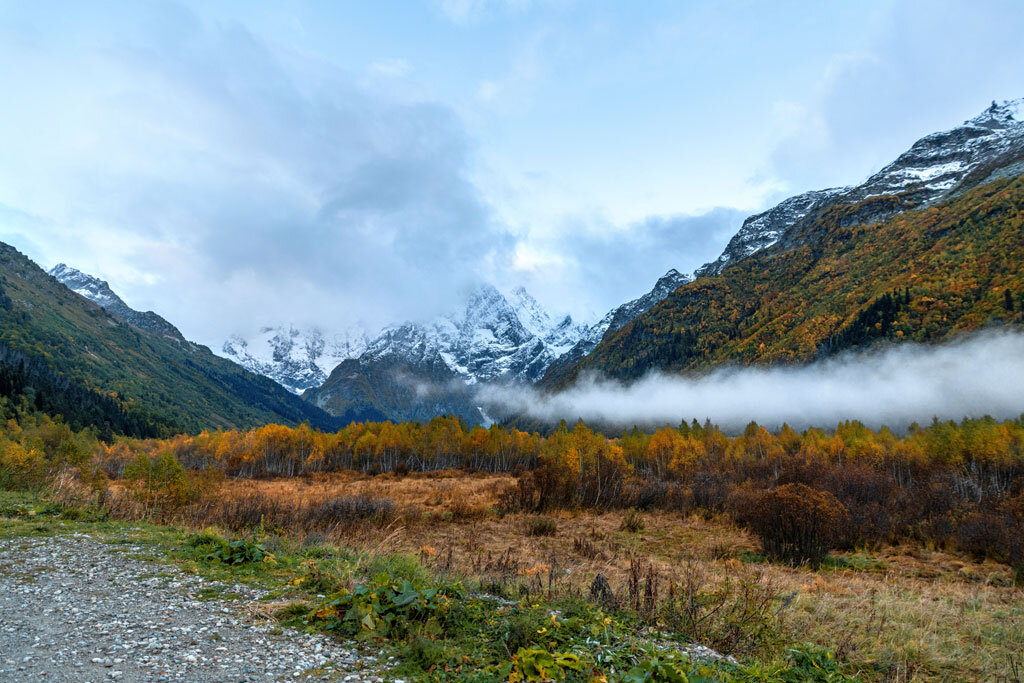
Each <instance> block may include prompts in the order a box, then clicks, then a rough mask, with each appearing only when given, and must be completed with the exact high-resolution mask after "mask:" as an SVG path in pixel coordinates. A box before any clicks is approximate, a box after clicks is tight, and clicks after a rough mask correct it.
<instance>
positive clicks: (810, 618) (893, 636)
mask: <svg viewBox="0 0 1024 683" xmlns="http://www.w3.org/2000/svg"><path fill="white" fill-rule="evenodd" d="M513 483H514V478H513V477H512V476H511V475H503V474H500V475H489V474H464V473H458V472H451V471H446V472H437V473H426V474H423V473H413V474H410V475H407V476H404V477H399V476H396V475H394V474H384V475H378V476H369V475H360V474H356V473H340V474H323V475H314V476H305V477H295V478H289V479H272V480H228V481H225V482H224V483H222V484H221V486H220V490H219V492H218V493H217V494H216V495H214V496H211V497H212V498H215V499H218V500H220V501H222V502H223V501H236V502H238V503H239V504H241V505H242V506H243V507H244V505H245V503H246V502H250V503H251V502H253V501H263V502H267V501H273V502H274V504H276V505H279V506H281V507H283V508H286V509H287V508H296V509H297V508H299V507H302V506H309V505H315V504H317V503H319V502H322V501H327V500H329V499H334V498H338V497H343V496H345V497H353V496H355V497H358V496H366V497H369V498H372V499H377V500H380V499H388V500H390V501H392V502H393V503H394V505H395V507H394V510H393V513H392V514H391V515H389V517H388V519H386V520H378V521H367V522H364V523H359V524H343V525H341V524H339V525H335V526H333V527H331V528H328V529H326V530H324V531H323V532H322V533H320V532H308V531H307V532H299V531H297V530H296V529H283V528H282V529H276V530H275V529H272V531H274V532H276V533H281V534H292V535H294V534H296V533H300V534H301V533H305V534H311V535H315V536H318V538H317V539H316V540H318V541H319V540H322V539H321V538H320V537H322V538H324V539H326V540H327V541H329V542H332V543H338V544H344V545H347V546H350V547H356V548H361V549H368V550H373V551H376V552H385V551H386V552H402V553H407V554H410V555H414V556H416V557H418V558H419V559H420V560H421V561H422V562H423V563H424V564H425V565H427V566H429V567H431V568H433V569H435V570H437V571H439V572H442V573H446V574H449V575H453V576H459V577H463V576H464V577H472V578H479V579H483V580H485V581H496V582H502V583H504V584H506V585H507V584H508V583H510V582H511V583H515V582H523V583H529V584H530V585H531V588H532V589H541V590H544V591H551V592H553V593H560V594H565V593H570V594H571V593H576V594H582V595H585V594H587V593H588V590H589V587H590V586H591V584H592V582H593V581H594V579H595V577H596V576H597V575H598V574H603V575H604V576H605V577H607V579H608V581H609V583H610V585H611V587H612V589H613V591H614V592H615V593H616V595H618V596H623V595H625V594H626V593H627V590H628V582H629V581H630V576H631V571H635V567H636V566H642V567H644V568H645V570H646V568H647V567H648V566H649V567H650V568H651V571H652V572H653V575H654V576H655V577H656V579H655V580H656V583H657V585H659V586H660V587H661V590H662V592H664V591H665V590H667V587H668V586H669V585H670V584H672V583H676V584H678V583H680V582H684V581H700V582H702V583H703V585H705V586H725V587H728V586H731V585H736V584H737V582H738V580H739V579H743V578H746V579H753V580H756V581H758V582H760V583H763V584H768V585H771V586H772V587H773V588H774V589H775V590H776V591H778V594H779V595H781V596H783V599H782V601H781V605H780V606H779V608H778V619H779V620H780V621H781V623H782V625H783V628H784V630H785V632H786V633H787V634H788V635H789V636H791V637H792V638H793V639H794V640H796V641H810V642H815V643H818V644H820V645H824V646H826V647H829V648H831V649H833V650H834V651H835V652H837V654H838V655H839V656H840V657H841V658H843V659H845V660H847V661H849V662H852V663H854V664H855V665H863V666H864V667H865V669H866V670H867V669H871V670H874V671H878V670H880V669H882V670H886V671H887V672H888V674H887V675H886V678H887V679H888V680H919V679H936V680H1015V679H1016V677H1017V676H1018V675H1019V674H1018V673H1015V672H1016V671H1017V667H1018V666H1020V665H1021V663H1022V662H1021V660H1022V653H1024V591H1022V590H1021V589H1020V588H1017V587H1014V585H1013V579H1012V573H1011V571H1010V568H1009V567H1007V566H1005V565H1002V564H998V563H994V562H984V563H979V562H974V561H970V560H969V559H967V558H965V557H960V556H957V555H953V554H949V553H946V552H942V551H941V550H937V549H928V548H923V547H918V546H911V545H904V546H896V547H893V546H885V547H879V548H871V549H861V550H858V551H857V552H853V553H833V554H832V555H831V556H830V558H829V560H828V562H827V563H826V564H825V565H823V566H822V567H821V568H820V569H819V570H817V571H812V570H810V569H807V568H792V567H788V566H781V565H776V564H769V563H766V562H764V560H763V558H762V557H761V556H760V555H759V543H758V541H757V539H756V538H754V537H752V536H751V535H749V534H748V533H747V532H745V531H743V530H742V529H740V528H738V527H736V526H735V525H734V524H732V523H731V522H730V521H729V520H728V519H725V518H718V517H716V518H712V519H705V518H703V517H700V516H696V515H694V516H689V517H683V516H682V515H680V514H673V513H670V512H664V511H652V512H639V513H637V512H630V511H611V512H605V513H600V512H593V511H579V512H558V513H552V514H550V515H544V516H541V517H539V516H537V515H533V514H522V513H515V514H502V512H501V506H500V496H501V492H502V491H504V490H505V489H507V488H508V487H510V486H511V485H512V484H513ZM195 523H196V524H199V523H202V521H201V519H200V518H198V517H197V518H196V519H195ZM726 589H728V588H726Z"/></svg>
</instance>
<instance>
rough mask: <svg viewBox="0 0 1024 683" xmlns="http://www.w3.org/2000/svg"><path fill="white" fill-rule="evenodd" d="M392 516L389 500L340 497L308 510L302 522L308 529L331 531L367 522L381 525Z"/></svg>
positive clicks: (393, 514)
mask: <svg viewBox="0 0 1024 683" xmlns="http://www.w3.org/2000/svg"><path fill="white" fill-rule="evenodd" d="M394 516H395V504H394V502H393V501H392V500H391V499H390V498H370V497H369V496H342V497H339V498H332V499H330V500H327V501H324V502H323V503H320V504H319V505H315V506H313V507H310V508H308V509H307V510H306V512H305V514H304V517H305V520H304V521H305V522H306V526H307V527H309V528H320V529H333V528H336V527H349V526H354V525H356V524H359V523H362V522H367V521H373V522H376V523H383V522H387V521H389V520H391V519H392V518H394Z"/></svg>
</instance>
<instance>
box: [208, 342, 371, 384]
mask: <svg viewBox="0 0 1024 683" xmlns="http://www.w3.org/2000/svg"><path fill="white" fill-rule="evenodd" d="M368 343H369V337H368V336H367V334H366V332H364V331H363V330H362V329H360V328H352V329H348V330H345V331H343V332H336V333H326V332H324V331H323V330H321V329H319V328H315V327H314V328H309V329H300V328H297V327H295V326H293V325H281V326H278V327H264V328H262V329H260V331H259V333H258V334H257V335H256V336H255V337H252V338H249V339H246V338H244V337H242V336H241V335H237V334H236V335H232V336H231V337H230V338H229V339H228V340H227V341H226V342H224V345H223V346H222V347H221V355H222V356H224V357H226V358H230V359H231V360H233V361H235V362H236V363H238V364H239V365H241V366H242V367H243V368H245V369H246V370H250V371H252V372H255V373H257V374H260V375H265V376H267V377H269V378H270V379H272V380H274V381H275V382H277V383H278V384H280V385H282V386H283V387H285V388H286V389H288V390H290V391H293V392H295V393H297V394H301V393H302V392H303V391H305V390H306V389H309V388H310V387H317V386H320V385H321V384H323V383H324V382H325V381H326V380H327V376H328V375H330V374H331V371H332V370H334V368H335V367H337V366H338V364H339V363H341V362H342V361H344V360H346V359H348V358H358V357H359V356H360V355H361V354H362V353H363V352H364V351H365V350H366V346H367V344H368Z"/></svg>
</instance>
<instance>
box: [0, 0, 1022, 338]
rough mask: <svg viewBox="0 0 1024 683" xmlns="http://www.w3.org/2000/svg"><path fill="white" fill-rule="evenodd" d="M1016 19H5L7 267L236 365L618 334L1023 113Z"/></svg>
mask: <svg viewBox="0 0 1024 683" xmlns="http://www.w3.org/2000/svg"><path fill="white" fill-rule="evenodd" d="M1021 35H1024V5H1021V4H1020V3H1018V2H1016V1H1008V2H1000V1H998V0H993V1H976V2H969V3H968V2H943V1H942V0H938V1H934V2H891V1H886V0H865V1H863V2H858V3H838V2H837V3H810V2H806V3H795V2H784V1H780V2H771V3H765V2H756V1H753V0H752V1H749V2H745V1H736V2H682V1H665V2H661V1H659V0H647V1H645V2H642V3H622V2H603V1H601V0H591V1H587V2H584V1H582V0H580V1H575V0H549V1H544V0H422V1H421V2H415V1H412V0H407V1H403V2H397V1H391V0H380V1H377V2H355V1H352V2H349V1H338V2H311V1H299V0H291V1H283V2H282V1H276V2H259V1H255V0H246V1H244V2H242V1H238V2H235V1H230V0H225V1H222V2H208V1H203V2H190V1H188V0H177V1H175V0H166V1H162V2H146V1H144V0H131V1H126V2H117V1H115V0H112V1H107V2H101V3H90V4H89V5H86V4H84V3H79V2H50V1H48V0H38V1H34V2H24V1H23V0H0V240H2V241H5V242H8V243H10V244H12V245H14V246H15V247H17V248H18V249H19V250H21V251H22V252H24V253H26V254H27V255H28V256H29V257H31V258H32V259H34V260H35V261H37V262H38V263H39V264H40V265H42V266H44V267H46V268H49V267H51V266H53V265H55V264H56V263H58V262H65V263H68V264H70V265H72V266H75V267H77V268H80V269H82V270H84V271H86V272H89V273H92V274H94V275H97V276H100V277H102V278H104V279H106V280H108V281H109V282H110V284H111V286H112V287H113V288H114V290H115V291H117V292H118V293H119V294H120V295H121V296H122V298H124V299H125V300H126V302H127V303H128V304H129V305H131V306H133V307H135V308H138V309H141V310H147V309H151V310H155V311H157V312H159V313H160V314H161V315H163V316H164V317H166V318H167V319H169V320H170V321H172V322H173V323H174V324H176V325H177V326H178V327H179V328H180V329H181V330H182V331H183V332H184V334H185V335H186V336H187V337H189V338H191V339H195V340H198V341H200V342H203V343H206V344H208V345H210V346H211V347H213V348H215V349H216V348H219V346H220V343H221V342H222V341H223V340H224V339H225V338H226V337H227V336H228V335H230V334H232V333H242V334H248V333H251V332H253V331H255V330H256V329H258V328H259V327H261V326H264V325H277V324H281V323H286V322H290V323H294V324H297V325H313V324H315V325H319V326H321V327H323V328H325V329H328V330H336V329H343V328H345V327H348V326H350V325H355V324H360V325H364V326H366V327H368V328H371V329H372V328H375V327H377V326H380V325H384V324H388V323H393V322H399V321H403V320H407V319H425V318H429V317H432V316H434V315H436V314H438V313H440V312H443V311H447V310H450V309H452V308H453V305H452V302H453V300H456V298H457V297H460V296H462V295H464V293H465V291H466V290H467V288H469V287H472V286H473V285H474V284H477V283H479V282H485V281H486V282H491V283H493V284H495V285H497V286H499V287H500V288H505V289H511V288H513V287H514V286H517V285H519V284H522V285H525V286H526V287H527V289H528V290H529V291H530V292H531V293H532V294H534V296H535V297H536V298H537V299H538V300H539V301H540V302H541V303H542V304H543V305H544V306H546V307H547V308H548V309H549V310H551V311H552V312H556V313H564V312H568V313H572V314H573V316H574V317H576V318H577V319H584V320H586V319H594V318H597V317H599V316H600V315H602V314H603V313H604V312H605V311H607V310H608V309H610V308H612V307H614V306H616V305H618V304H620V303H622V302H623V301H626V300H628V299H631V298H634V297H636V296H638V295H640V294H642V293H644V292H646V291H647V290H649V289H650V288H651V286H652V285H653V283H654V281H655V280H657V278H658V277H659V276H660V275H662V274H663V273H664V272H665V271H666V270H668V269H669V268H677V269H678V270H680V271H684V272H688V271H692V270H693V269H694V268H696V267H698V266H700V265H701V264H703V263H705V262H707V261H710V260H713V259H714V258H715V257H717V256H718V254H719V253H720V251H721V249H722V248H723V247H724V245H725V243H726V242H727V241H728V239H729V237H730V236H731V235H732V234H733V233H734V232H735V230H736V229H737V228H738V227H739V225H740V224H741V222H742V220H743V218H744V217H746V216H748V215H750V214H752V213H755V212H757V211H760V210H764V209H766V208H769V207H770V206H772V205H774V204H775V203H777V202H778V201H780V200H782V199H784V198H785V197H787V196H791V195H793V194H797V193H799V192H803V191H806V190H811V189H820V188H824V187H830V186H835V185H845V184H851V183H857V182H860V181H861V180H863V179H864V178H866V177H867V176H868V175H869V174H870V173H872V172H873V171H876V170H878V169H880V168H881V167H882V166H884V165H885V164H886V163H888V162H889V161H891V160H892V159H894V158H895V157H896V156H898V154H899V153H900V152H902V151H903V150H905V149H906V148H907V147H909V146H910V145H911V144H912V143H913V142H914V140H916V139H917V138H919V137H921V136H923V135H925V134H927V133H930V132H933V131H936V130H941V129H945V128H950V127H952V126H954V125H956V124H958V123H960V122H961V121H963V120H965V119H967V118H970V117H972V116H974V115H975V114H977V113H979V112H980V111H981V110H983V109H984V108H985V107H986V106H987V105H988V104H989V103H990V102H991V101H992V100H1004V99H1012V98H1017V97H1021V96H1024V79H1021V77H1020V75H1021V74H1024V41H1021V40H1020V39H1019V37H1020V36H1021Z"/></svg>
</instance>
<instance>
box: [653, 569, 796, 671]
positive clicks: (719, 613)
mask: <svg viewBox="0 0 1024 683" xmlns="http://www.w3.org/2000/svg"><path fill="white" fill-rule="evenodd" d="M679 576H680V580H679V581H678V582H677V583H669V585H668V594H667V595H666V596H665V598H664V600H663V601H662V603H661V605H660V606H659V608H658V616H659V617H660V618H661V619H662V620H663V621H664V623H665V625H666V626H668V627H669V628H671V629H672V630H674V631H676V632H677V633H679V634H681V635H683V636H684V637H685V638H686V639H687V640H690V641H692V642H695V643H700V644H702V645H706V646H708V647H711V648H713V649H715V650H717V651H718V652H721V653H723V654H731V655H748V654H751V653H753V652H756V651H758V650H759V649H762V648H764V647H765V646H768V645H770V644H771V643H772V642H773V641H774V640H775V638H776V637H777V635H778V613H779V611H780V610H781V607H776V604H777V602H778V600H779V592H778V590H777V588H776V587H775V586H774V585H773V584H772V583H771V582H770V581H768V580H767V579H766V578H765V577H764V575H763V574H761V573H758V572H750V573H746V572H744V573H737V574H735V575H730V576H727V577H726V578H725V580H723V581H722V582H721V583H719V584H717V585H710V583H709V581H708V579H707V577H706V575H705V574H704V572H703V570H702V569H701V568H700V566H699V565H697V564H695V563H692V562H691V563H688V564H686V565H684V566H683V567H682V568H681V572H680V574H679ZM783 604H784V603H783Z"/></svg>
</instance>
